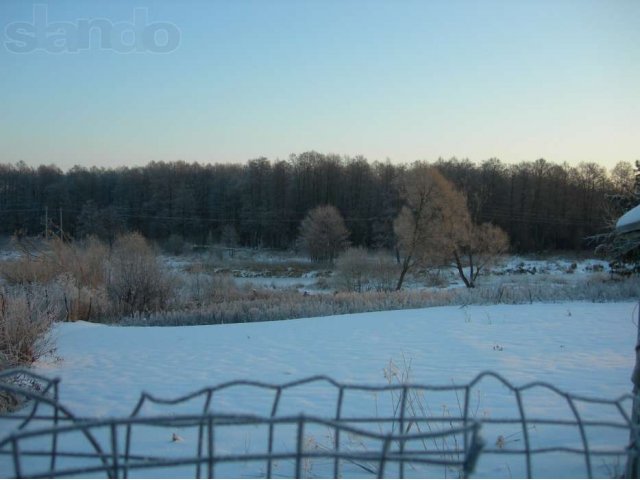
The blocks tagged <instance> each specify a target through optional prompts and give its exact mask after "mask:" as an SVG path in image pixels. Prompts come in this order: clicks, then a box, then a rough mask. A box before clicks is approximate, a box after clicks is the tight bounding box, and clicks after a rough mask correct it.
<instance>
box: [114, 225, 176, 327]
mask: <svg viewBox="0 0 640 480" xmlns="http://www.w3.org/2000/svg"><path fill="white" fill-rule="evenodd" d="M109 260H110V261H109V264H108V278H107V293H108V295H109V298H110V299H111V301H112V302H113V304H114V307H115V309H116V313H119V314H125V315H129V314H133V313H143V312H157V311H161V310H164V309H166V308H167V307H168V306H169V305H170V304H171V303H172V301H173V300H174V299H173V294H174V282H173V279H172V278H171V277H170V276H169V275H168V274H167V273H166V272H165V271H164V270H163V269H162V267H161V265H160V262H159V260H158V258H157V256H156V255H155V253H154V251H153V249H152V248H151V247H150V246H149V244H148V243H147V241H146V240H145V239H144V237H143V236H142V235H140V234H138V233H129V234H126V235H123V236H120V237H118V238H117V239H116V241H115V242H114V245H113V250H112V252H111V257H110V259H109Z"/></svg>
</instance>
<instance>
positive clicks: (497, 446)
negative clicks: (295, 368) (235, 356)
mask: <svg viewBox="0 0 640 480" xmlns="http://www.w3.org/2000/svg"><path fill="white" fill-rule="evenodd" d="M16 377H19V378H20V379H21V381H20V382H18V383H7V382H6V380H7V379H12V378H16ZM482 381H496V382H498V384H500V385H502V387H504V388H503V390H504V392H505V393H508V394H509V395H512V396H513V399H514V405H513V408H512V412H511V414H509V415H504V416H499V417H495V418H494V417H484V416H482V415H481V414H479V412H478V411H477V408H476V403H475V399H474V397H473V395H472V393H473V389H474V387H476V386H478V384H479V383H480V382H482ZM33 385H38V390H37V391H34V390H33V388H32V387H33ZM243 388H244V389H252V392H253V394H254V395H256V397H255V398H258V401H257V403H261V404H263V406H264V412H263V413H262V414H247V413H238V412H235V411H227V412H221V411H218V410H217V409H214V408H213V404H214V399H216V398H221V397H223V396H224V395H225V394H227V393H229V392H231V391H236V390H238V389H243ZM300 389H307V390H308V391H314V389H316V390H317V389H323V390H327V389H328V390H330V391H331V392H332V393H333V394H334V398H335V405H334V408H332V409H331V411H330V412H328V414H325V415H314V414H313V412H307V413H298V412H291V410H290V408H288V407H287V402H286V398H288V397H287V395H288V393H290V392H294V391H298V390H300ZM1 391H4V392H11V393H12V394H14V395H17V396H23V397H24V398H26V399H28V400H29V401H28V402H27V403H26V407H25V408H22V409H21V410H19V411H16V412H12V413H5V414H2V415H1V416H0V422H1V423H0V476H13V477H22V478H34V477H37V478H42V477H73V476H82V477H86V476H89V475H90V476H98V477H107V478H129V477H135V476H143V477H148V476H172V475H173V476H181V477H184V476H193V477H196V478H203V477H205V478H212V477H215V476H221V477H229V476H238V472H242V473H243V474H244V472H249V473H247V475H249V476H255V477H266V478H273V477H283V476H284V477H297V478H299V477H313V476H322V477H334V478H338V477H354V476H358V477H378V478H381V477H384V476H390V477H400V478H404V477H423V478H424V477H450V476H453V477H468V476H471V475H472V474H473V472H474V469H475V468H476V467H477V465H478V463H481V462H482V461H483V460H484V459H485V458H489V457H491V458H500V459H502V458H504V459H509V462H511V461H512V459H514V458H518V459H522V460H523V461H522V474H521V475H519V474H518V472H517V471H516V472H515V473H513V472H510V473H513V474H514V476H527V477H528V478H533V477H534V476H535V475H536V473H537V472H539V474H540V475H542V476H548V473H549V472H547V471H545V470H544V469H541V470H539V469H538V467H537V466H534V463H535V459H536V458H538V457H540V456H543V455H546V456H551V458H554V457H553V456H554V455H556V456H557V458H558V459H559V461H561V462H562V461H566V460H567V459H573V461H574V462H576V461H577V462H578V463H579V464H580V465H581V468H582V470H581V471H582V472H583V473H582V474H580V475H579V476H587V477H589V478H593V477H596V476H602V474H601V473H597V472H596V467H598V466H600V465H601V464H602V463H603V462H605V461H607V462H610V464H611V465H614V464H615V462H623V463H624V462H626V459H627V457H628V455H629V454H630V453H634V452H636V450H637V440H638V430H637V428H632V425H631V402H632V400H633V399H632V396H631V395H625V396H622V397H620V398H618V399H617V400H602V399H594V398H589V397H584V396H579V395H571V394H568V393H566V392H563V391H561V390H560V389H558V388H556V387H555V386H553V385H550V384H547V383H542V382H533V383H529V384H526V385H524V386H521V387H516V386H514V385H512V384H511V383H510V382H508V381H507V380H506V379H504V378H503V377H502V376H500V375H499V374H497V373H493V372H483V373H480V374H479V375H478V376H476V377H475V378H474V379H473V380H472V381H471V382H469V383H468V384H463V385H446V386H434V385H421V384H410V385H408V384H407V385H404V384H389V385H382V386H375V385H358V384H347V383H339V382H336V381H335V380H333V379H331V378H330V377H326V376H315V377H310V378H305V379H301V380H297V381H293V382H289V383H285V384H269V383H264V382H256V381H247V380H238V381H233V382H227V383H223V384H220V385H217V386H214V387H208V388H203V389H201V390H198V391H196V392H193V393H190V394H188V395H185V396H181V397H179V398H173V399H162V398H157V397H154V396H153V395H150V394H146V393H143V394H142V395H141V396H140V399H139V401H138V402H137V404H136V405H135V406H134V408H133V410H132V413H131V415H130V416H128V417H125V418H109V419H96V418H79V417H77V416H75V415H74V414H73V412H71V411H70V410H69V409H67V408H65V407H64V406H63V405H61V404H60V402H59V380H57V379H54V380H52V379H48V378H46V377H42V376H38V375H34V374H33V373H31V372H29V371H25V370H17V371H9V372H4V373H1V374H0V392H1ZM541 392H542V393H543V394H544V395H543V396H544V398H546V399H547V400H546V401H545V402H544V403H543V404H541V405H539V406H540V408H535V405H534V406H533V407H532V406H531V405H530V402H528V401H525V397H526V398H528V397H529V396H531V397H532V398H533V399H534V401H535V400H536V399H537V398H539V399H542V398H543V396H540V393H541ZM443 394H453V395H455V398H456V401H457V407H456V408H457V410H458V412H457V413H458V415H452V414H451V413H450V411H449V410H447V409H443V410H438V411H436V412H435V413H434V412H433V410H431V408H424V406H425V404H426V403H423V401H424V400H423V399H429V398H436V397H437V396H438V395H440V396H441V395H443ZM536 394H538V397H536ZM363 396H369V398H376V399H377V398H379V397H381V396H384V398H386V399H387V406H391V407H392V408H384V409H382V411H377V412H375V413H376V414H375V415H372V414H370V412H369V410H367V409H366V408H361V405H362V403H361V402H362V398H364V397H363ZM550 397H552V398H553V399H554V400H555V401H557V402H559V403H560V404H563V405H564V406H565V407H566V411H568V412H570V415H569V416H566V415H565V416H562V417H559V416H555V417H554V416H553V415H551V413H553V408H551V407H549V405H551V404H550V403H549V401H548V399H549V398H550ZM438 398H440V397H438ZM376 402H377V400H376ZM254 403H256V402H254ZM350 404H353V405H350ZM194 405H199V407H198V411H197V412H195V413H194V412H193V408H194V407H193V406H194ZM376 405H378V404H377V403H376ZM525 405H526V406H527V407H528V408H529V410H534V412H533V413H531V412H530V411H528V410H527V408H525ZM184 406H189V408H187V411H189V409H191V411H189V413H175V412H176V411H179V410H180V408H181V407H184ZM155 407H166V408H171V409H172V410H173V411H174V413H172V414H161V415H158V414H149V413H146V412H145V411H146V410H153V409H154V408H155ZM601 409H608V410H607V411H608V413H607V414H606V415H605V414H602V416H601V417H598V415H600V412H601ZM232 410H233V409H232ZM546 410H549V411H548V412H546ZM541 412H542V414H541ZM590 412H591V413H590ZM292 413H293V414H292ZM594 415H595V416H594ZM543 428H544V429H547V430H553V429H554V428H557V429H570V430H571V431H572V432H573V433H574V434H575V435H573V436H572V438H571V439H569V438H568V437H567V436H566V435H565V437H567V438H565V437H563V434H561V435H558V438H560V440H563V439H564V440H566V441H565V443H564V444H563V443H555V444H554V443H550V444H547V443H545V444H542V445H540V444H537V442H534V441H532V432H534V431H535V429H543ZM604 430H607V431H609V432H611V431H614V432H615V435H614V437H615V438H616V442H614V443H615V444H611V443H609V442H605V443H604V444H603V441H602V439H603V438H608V437H603V436H601V434H600V432H602V431H604ZM3 432H4V433H3ZM176 432H179V433H180V435H184V436H185V437H186V436H187V434H188V435H189V441H183V439H182V437H181V436H180V435H178V434H177V433H176ZM240 432H242V433H240ZM496 432H498V433H499V432H516V433H517V441H513V440H510V437H511V436H512V435H513V434H511V435H497V433H496ZM170 435H172V436H173V437H171V436H170ZM243 435H245V436H244V437H243ZM238 438H240V439H242V438H244V444H243V443H242V441H240V442H238ZM496 438H497V440H496ZM171 440H174V441H173V442H172V441H171ZM632 440H634V441H632ZM538 443H539V442H538ZM630 445H631V447H630ZM514 465H515V464H514ZM554 468H556V469H560V470H565V469H564V465H563V464H562V463H557V462H556V463H555V464H554ZM620 469H621V470H622V471H624V465H620ZM616 474H617V471H612V476H614V475H616Z"/></svg>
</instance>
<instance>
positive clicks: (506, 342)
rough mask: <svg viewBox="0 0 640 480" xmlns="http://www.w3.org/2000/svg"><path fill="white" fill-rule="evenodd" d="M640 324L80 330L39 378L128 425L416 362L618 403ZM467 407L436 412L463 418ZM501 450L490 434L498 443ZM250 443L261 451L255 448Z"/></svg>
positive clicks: (507, 470)
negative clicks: (268, 388) (207, 392)
mask: <svg viewBox="0 0 640 480" xmlns="http://www.w3.org/2000/svg"><path fill="white" fill-rule="evenodd" d="M634 318H637V306H636V304H634V303H631V302H627V303H615V304H594V303H562V304H533V305H517V306H509V305H498V306H470V307H462V308H460V307H442V308H430V309H420V310H404V311H393V312H376V313H366V314H354V315H345V316H334V317H322V318H309V319H301V320H291V321H281V322H264V323H251V324H235V325H214V326H199V327H164V328H163V327H112V326H105V325H94V324H89V323H84V322H78V323H72V324H61V325H58V326H57V327H56V328H55V337H56V342H57V345H58V355H59V356H60V357H61V359H60V360H59V361H57V362H53V361H51V362H48V363H47V362H42V363H40V364H38V365H37V371H38V372H39V373H42V374H45V375H48V376H60V377H62V384H61V401H62V403H63V404H65V405H66V406H68V407H70V408H71V410H73V411H74V412H75V413H76V414H77V415H79V416H89V417H95V416H98V417H107V416H125V415H128V414H130V413H131V411H132V409H133V407H134V405H135V403H136V401H137V399H138V397H139V395H140V393H141V391H143V390H145V391H148V392H150V393H153V394H155V395H157V396H160V397H166V398H175V397H178V396H180V395H183V394H185V393H188V392H190V391H193V390H196V389H198V388H201V387H203V386H211V385H215V384H218V383H220V382H223V381H227V380H233V379H239V378H245V379H252V380H260V381H265V382H274V383H283V382H288V381H291V380H293V379H297V378H301V377H305V376H309V375H315V374H324V375H329V376H331V377H333V378H334V379H336V380H338V381H341V382H355V383H372V384H377V385H384V384H386V382H387V380H386V379H385V374H384V369H385V368H388V367H389V362H390V361H391V360H392V361H393V363H394V364H395V365H396V366H397V367H398V369H399V370H400V371H401V370H403V369H404V365H405V363H406V364H408V363H409V362H410V364H411V378H410V380H411V381H412V382H414V383H428V384H440V385H451V384H452V383H456V384H461V383H465V382H469V381H470V380H471V379H473V378H474V377H475V376H476V375H477V374H478V373H479V372H481V371H483V370H487V369H490V370H495V371H497V372H499V373H500V374H502V375H504V376H505V377H506V378H507V379H509V380H510V381H511V382H512V383H514V384H516V385H522V384H524V383H526V382H530V381H534V380H540V381H546V382H550V383H553V384H555V385H556V386H557V387H559V388H561V389H563V390H566V391H568V392H571V393H574V394H583V395H588V396H595V397H604V398H608V399H614V398H617V397H619V396H621V395H623V394H625V393H628V392H629V391H630V389H631V384H630V381H629V377H630V373H631V371H632V369H633V362H634V353H633V352H634V346H635V338H636V331H637V330H636V325H635V321H634ZM478 388H479V392H480V393H479V395H478V402H479V404H478V406H477V408H478V412H479V413H478V414H479V415H480V416H484V417H485V418H486V417H491V416H498V417H499V416H500V415H501V414H503V413H504V412H505V411H507V410H509V409H510V408H513V396H512V395H510V394H509V392H507V391H505V389H504V387H502V386H501V385H499V384H497V383H495V382H493V383H492V382H488V383H485V384H483V385H480V386H479V387H478ZM218 402H219V403H218V404H217V405H218V406H217V408H220V409H222V410H225V409H226V410H230V411H237V410H241V411H253V412H256V411H265V409H264V407H265V406H266V405H269V402H270V398H269V399H266V398H261V397H260V396H259V395H257V394H256V393H255V392H253V393H251V392H248V391H246V390H245V391H243V390H242V389H240V390H238V391H237V392H236V393H235V394H233V393H231V394H229V395H226V396H224V397H223V398H220V399H218ZM536 402H537V403H536ZM454 403H455V400H454ZM454 403H451V404H449V405H439V404H434V405H432V408H434V409H435V410H436V411H438V410H441V409H442V408H448V409H451V410H455V408H457V407H456V406H455V405H454ZM552 403H553V402H552V401H551V399H549V398H546V397H544V396H542V397H541V396H538V397H535V399H532V400H531V402H529V404H528V405H527V408H528V409H530V411H531V412H533V413H536V412H537V413H540V412H545V410H547V409H549V408H551V404H552ZM288 405H289V406H287V404H286V402H285V404H283V406H282V409H283V410H281V413H289V414H297V413H299V411H300V410H304V411H305V412H306V413H308V414H315V415H327V414H330V413H329V412H331V411H332V408H334V407H333V405H335V390H334V389H330V388H327V389H326V390H324V389H323V388H320V387H314V388H313V389H311V390H308V391H300V392H298V394H297V397H295V398H293V399H292V401H291V403H290V404H288ZM367 405H368V406H370V404H367ZM352 407H353V406H352ZM355 407H356V408H359V406H358V405H355ZM194 408H195V407H194ZM361 408H365V405H364V403H363V404H362V406H361ZM287 409H288V410H287ZM181 411H182V410H181ZM196 411H197V410H196ZM518 431H519V429H518V427H515V426H514V427H513V432H510V431H504V432H500V433H501V434H502V433H504V438H506V439H507V441H514V442H518V441H520V442H521V441H522V436H521V435H520V434H518ZM485 434H486V435H489V436H490V437H491V435H493V436H495V435H494V434H492V433H491V432H489V431H486V432H485ZM183 435H184V436H185V437H186V436H187V434H183ZM623 436H624V435H623ZM509 438H511V439H512V440H508V439H509ZM531 438H532V442H534V443H533V445H534V446H541V445H542V446H544V445H547V444H548V442H549V440H548V437H545V432H544V430H543V429H542V428H537V429H534V430H533V431H532V432H531ZM576 438H577V437H576ZM600 439H601V440H602V441H605V442H606V438H605V437H600ZM192 440H193V439H190V438H186V440H185V442H186V443H188V442H189V441H192ZM494 440H495V439H494V438H492V437H491V438H489V439H488V441H489V444H493V442H494ZM242 441H243V442H245V443H246V442H249V444H250V443H251V439H250V438H243V439H242ZM576 441H577V440H576ZM616 446H617V445H616ZM167 448H168V447H167ZM247 448H249V447H247ZM487 461H488V460H487ZM536 461H537V462H538V460H536ZM582 465H583V463H582V462H581V461H579V460H576V462H575V464H573V466H572V467H571V468H567V465H563V466H562V467H560V466H556V465H555V464H554V462H553V461H551V460H550V461H546V462H545V461H541V462H538V463H537V464H536V470H535V473H536V474H538V475H541V474H542V475H549V474H551V475H555V476H557V475H560V474H561V473H562V475H573V476H583V475H584V474H585V473H584V470H581V468H583V467H582ZM574 467H575V468H576V469H573V468H574ZM522 468H523V463H522V462H521V461H519V460H518V461H517V460H509V459H508V458H504V457H503V458H501V459H500V460H499V462H498V463H496V464H482V462H481V464H480V471H479V472H478V473H479V474H480V475H488V476H510V475H515V476H519V475H524V474H525V472H524V471H523V470H522ZM557 468H560V469H559V470H557ZM595 468H596V474H598V475H605V476H606V475H608V473H607V472H610V471H613V470H614V469H615V468H619V465H618V466H617V467H616V466H615V465H612V464H611V463H605V462H601V463H598V464H597V465H595ZM554 469H556V470H554ZM0 473H1V472H0ZM245 473H246V472H244V471H242V472H241V471H238V472H230V474H234V476H238V475H244V474H245ZM184 474H188V475H190V473H183V475H184ZM247 474H248V473H247ZM325 474H326V472H325ZM352 474H357V469H356V471H355V472H352Z"/></svg>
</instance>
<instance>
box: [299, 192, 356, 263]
mask: <svg viewBox="0 0 640 480" xmlns="http://www.w3.org/2000/svg"><path fill="white" fill-rule="evenodd" d="M348 238H349V231H348V230H347V227H346V226H345V224H344V220H343V218H342V215H340V212H339V211H338V209H337V208H335V207H334V206H331V205H323V206H320V207H316V208H314V209H313V210H310V211H309V213H307V216H306V217H305V218H304V220H302V223H301V224H300V236H299V242H300V244H301V246H302V248H303V249H304V250H305V251H306V252H307V253H308V254H309V256H310V257H311V259H312V260H314V261H318V262H333V261H334V260H335V259H336V257H337V256H338V254H339V253H340V252H341V251H342V250H344V249H345V248H347V247H348V246H349V240H348Z"/></svg>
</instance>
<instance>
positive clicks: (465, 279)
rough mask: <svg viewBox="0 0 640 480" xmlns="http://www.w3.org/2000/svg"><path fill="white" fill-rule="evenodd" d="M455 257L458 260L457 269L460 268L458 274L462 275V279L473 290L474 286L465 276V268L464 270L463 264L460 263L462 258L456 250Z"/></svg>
mask: <svg viewBox="0 0 640 480" xmlns="http://www.w3.org/2000/svg"><path fill="white" fill-rule="evenodd" d="M453 256H454V258H455V259H456V267H457V268H458V274H459V275H460V278H461V279H462V281H463V282H464V284H465V286H466V287H467V288H473V284H472V283H470V282H469V280H468V279H467V276H466V275H465V274H464V268H462V262H461V261H460V256H459V255H458V252H457V251H456V250H454V251H453Z"/></svg>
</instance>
